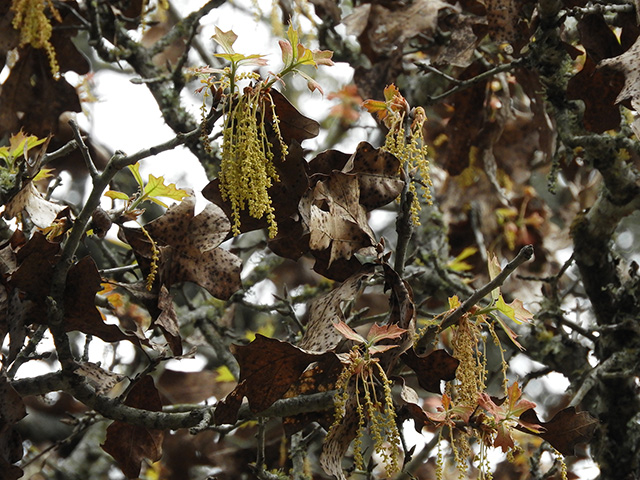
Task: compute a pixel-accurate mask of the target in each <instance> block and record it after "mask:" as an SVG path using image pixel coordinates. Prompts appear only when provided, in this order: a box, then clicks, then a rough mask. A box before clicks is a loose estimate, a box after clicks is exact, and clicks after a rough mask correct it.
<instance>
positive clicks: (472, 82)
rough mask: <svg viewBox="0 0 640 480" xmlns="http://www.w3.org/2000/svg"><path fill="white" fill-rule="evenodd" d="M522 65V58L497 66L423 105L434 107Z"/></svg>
mask: <svg viewBox="0 0 640 480" xmlns="http://www.w3.org/2000/svg"><path fill="white" fill-rule="evenodd" d="M523 63H524V58H519V59H517V60H514V61H513V62H510V63H504V64H502V65H498V66H497V67H494V68H492V69H490V70H487V71H486V72H482V73H481V74H479V75H476V76H475V77H473V78H470V79H468V80H463V81H458V84H457V85H456V86H455V87H452V88H450V89H449V90H447V91H446V92H444V93H441V94H440V95H435V96H433V97H432V96H429V97H427V100H426V102H425V105H434V104H436V103H438V102H440V101H441V100H444V99H445V98H447V97H449V96H451V95H454V94H456V93H458V92H461V91H462V90H465V89H467V88H469V87H471V86H473V85H475V84H476V83H479V82H482V81H484V80H486V79H488V78H491V77H493V76H494V75H497V74H498V73H502V72H508V71H510V70H513V69H514V68H516V67H519V66H521V65H522V64H523ZM416 65H417V66H418V68H421V69H425V70H427V71H430V70H429V69H428V68H426V67H425V65H424V64H416Z"/></svg>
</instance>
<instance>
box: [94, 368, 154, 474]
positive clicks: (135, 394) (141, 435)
mask: <svg viewBox="0 0 640 480" xmlns="http://www.w3.org/2000/svg"><path fill="white" fill-rule="evenodd" d="M124 403H125V405H128V406H130V407H134V408H140V409H142V410H149V411H152V412H159V411H161V410H162V402H160V396H159V395H158V391H157V390H156V387H155V385H154V384H153V378H151V377H150V376H149V375H146V376H144V377H142V378H141V379H140V381H138V383H136V385H134V387H133V388H132V389H131V391H130V392H129V395H127V399H126V400H125V402H124ZM163 439H164V431H162V430H152V429H149V428H145V427H137V426H135V425H130V424H128V423H124V422H118V421H115V422H113V423H112V424H111V425H109V427H108V428H107V438H106V440H105V442H104V443H103V444H102V445H101V447H102V449H103V450H104V451H105V452H107V453H108V454H109V455H111V456H112V457H113V458H114V459H115V461H116V462H117V463H118V466H119V467H120V468H121V469H122V472H123V473H124V474H125V475H126V476H127V478H137V477H138V476H139V475H140V467H141V463H142V462H143V461H145V459H148V460H150V461H151V462H156V461H158V460H160V457H161V456H162V440H163Z"/></svg>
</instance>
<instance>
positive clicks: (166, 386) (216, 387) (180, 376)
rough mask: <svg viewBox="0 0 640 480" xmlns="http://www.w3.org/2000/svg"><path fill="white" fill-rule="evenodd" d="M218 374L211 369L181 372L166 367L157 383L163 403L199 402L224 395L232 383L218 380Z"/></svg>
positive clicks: (229, 389)
mask: <svg viewBox="0 0 640 480" xmlns="http://www.w3.org/2000/svg"><path fill="white" fill-rule="evenodd" d="M218 375H219V374H218V373H217V372H215V371H211V370H202V371H200V372H180V371H176V370H170V369H168V368H167V369H165V370H164V371H163V372H162V375H160V378H158V385H157V387H158V391H159V392H160V398H161V399H162V404H163V405H174V404H197V403H200V402H203V401H205V400H207V399H208V398H211V397H213V396H215V397H218V398H222V397H224V396H225V395H227V394H228V393H229V392H230V391H231V390H232V388H231V387H230V385H232V383H231V382H219V381H217V377H218Z"/></svg>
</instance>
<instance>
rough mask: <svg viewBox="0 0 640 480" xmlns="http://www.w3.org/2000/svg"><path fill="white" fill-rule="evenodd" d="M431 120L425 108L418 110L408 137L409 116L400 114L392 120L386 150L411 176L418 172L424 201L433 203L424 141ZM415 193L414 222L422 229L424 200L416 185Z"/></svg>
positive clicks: (412, 186)
mask: <svg viewBox="0 0 640 480" xmlns="http://www.w3.org/2000/svg"><path fill="white" fill-rule="evenodd" d="M426 119H427V117H426V114H425V112H424V109H423V108H422V107H417V108H416V109H415V110H414V120H413V122H412V124H411V127H410V128H409V129H408V135H406V129H405V126H404V124H405V115H404V113H402V114H396V116H395V118H393V119H390V120H389V121H390V128H389V132H388V133H387V136H386V138H385V144H384V146H383V150H386V151H388V152H390V153H392V154H393V155H395V156H396V157H397V158H398V160H400V165H401V168H403V169H406V170H407V171H408V172H416V173H417V174H418V175H419V176H420V178H421V180H422V198H423V199H424V201H425V202H427V203H429V204H430V203H431V185H432V183H431V177H430V175H429V152H428V147H427V145H426V143H425V141H424V134H423V126H424V122H425V121H426ZM409 191H410V192H411V193H412V197H413V200H412V203H411V219H412V222H413V224H414V225H420V210H421V206H420V199H419V196H418V193H417V189H416V184H415V182H410V183H409Z"/></svg>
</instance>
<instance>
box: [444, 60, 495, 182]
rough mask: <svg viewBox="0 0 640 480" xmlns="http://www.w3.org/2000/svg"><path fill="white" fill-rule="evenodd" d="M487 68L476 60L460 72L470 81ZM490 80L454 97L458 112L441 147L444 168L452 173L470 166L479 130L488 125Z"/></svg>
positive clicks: (458, 172) (455, 112)
mask: <svg viewBox="0 0 640 480" xmlns="http://www.w3.org/2000/svg"><path fill="white" fill-rule="evenodd" d="M484 70H485V67H483V66H482V65H481V64H480V63H479V62H475V63H472V64H471V65H470V66H469V67H468V68H467V69H465V71H464V72H462V74H461V75H460V77H459V79H460V80H466V79H469V78H472V77H475V76H477V75H479V74H481V73H482V72H483V71H484ZM485 98H486V83H484V82H478V83H476V84H475V85H474V86H472V87H470V88H468V89H466V90H465V91H463V92H459V93H456V94H455V95H453V96H452V98H451V102H452V104H453V106H454V113H453V116H452V117H451V119H450V120H449V121H448V122H447V126H446V128H445V131H444V134H445V135H446V138H447V142H446V143H445V144H444V145H443V147H444V148H441V149H437V152H438V155H439V156H442V162H443V167H444V168H445V169H446V170H447V172H449V174H450V175H459V174H460V173H462V171H463V170H464V169H465V168H467V167H468V166H469V155H470V152H471V147H473V146H475V145H477V143H478V137H479V133H480V131H481V129H482V127H483V125H484V119H485V115H484V103H485Z"/></svg>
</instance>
